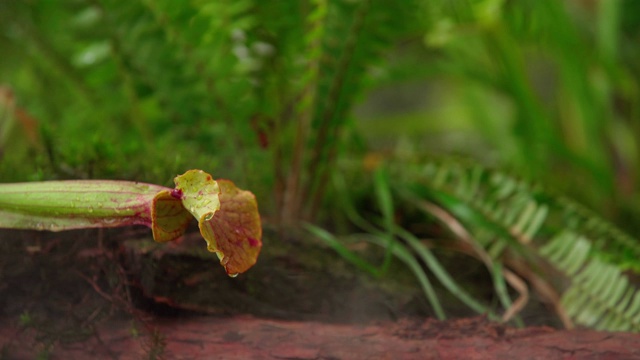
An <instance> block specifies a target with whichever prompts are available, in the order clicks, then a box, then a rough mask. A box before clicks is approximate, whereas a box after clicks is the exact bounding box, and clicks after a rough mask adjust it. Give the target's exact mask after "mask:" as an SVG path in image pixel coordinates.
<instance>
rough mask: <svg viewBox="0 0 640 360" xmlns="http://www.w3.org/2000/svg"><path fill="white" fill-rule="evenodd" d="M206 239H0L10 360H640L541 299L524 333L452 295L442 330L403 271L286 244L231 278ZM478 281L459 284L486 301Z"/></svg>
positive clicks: (628, 338)
mask: <svg viewBox="0 0 640 360" xmlns="http://www.w3.org/2000/svg"><path fill="white" fill-rule="evenodd" d="M198 236H199V235H198V234H197V233H196V234H195V235H193V236H192V235H189V236H187V237H185V240H184V241H182V242H180V243H178V244H166V245H159V244H155V243H153V242H152V241H149V240H148V239H146V237H148V231H147V230H146V229H142V228H131V229H124V230H122V229H116V230H82V231H70V232H63V233H41V232H32V231H6V230H2V231H0V293H2V294H3V295H2V297H0V309H2V312H0V359H35V358H37V359H87V358H91V357H93V358H97V359H103V358H104V359H500V358H506V359H514V358H517V359H634V358H638V359H640V345H639V344H640V334H630V333H608V332H598V331H593V330H586V329H577V330H570V331H568V330H560V329H557V326H558V321H557V320H556V319H555V318H554V316H553V314H550V313H549V312H548V311H547V310H546V308H545V307H544V304H541V303H539V302H536V301H535V299H534V300H533V301H531V304H530V306H528V307H527V308H526V309H525V311H524V312H523V313H522V319H523V320H524V323H525V324H527V327H524V328H516V327H514V326H513V325H512V324H499V323H496V322H491V321H488V320H487V319H486V317H483V316H475V315H473V314H471V313H469V312H468V310H466V309H464V307H462V306H460V305H459V304H456V302H455V299H447V298H446V294H445V293H444V292H443V293H442V296H443V300H444V302H445V303H446V304H447V309H446V310H447V313H448V314H452V316H453V317H454V318H453V319H450V320H443V321H439V320H435V319H434V318H433V314H432V313H431V312H430V309H429V306H428V304H427V303H426V302H425V301H424V300H423V295H422V293H421V292H420V290H419V288H418V287H417V286H416V284H415V280H414V279H413V277H412V275H411V273H409V272H407V271H406V269H403V268H402V266H399V265H397V264H396V265H397V266H396V265H394V266H392V268H391V272H392V274H393V275H390V276H387V277H385V278H384V279H372V278H371V277H369V276H365V275H364V274H361V273H360V272H358V271H357V270H356V269H354V268H353V267H351V266H350V265H348V264H346V263H344V262H343V261H342V259H340V258H338V257H337V256H336V255H335V254H333V253H332V252H331V250H329V249H326V248H324V247H322V246H320V245H319V244H313V243H311V242H309V241H305V242H295V241H290V240H287V241H285V240H282V241H275V240H273V239H274V238H276V236H275V235H274V234H268V235H267V237H266V239H265V247H264V251H263V254H261V257H260V259H259V262H258V264H257V265H256V266H255V267H254V268H253V269H251V270H250V271H249V272H247V273H246V274H242V275H240V276H239V277H237V278H234V279H231V278H228V277H227V276H226V275H225V274H224V271H223V270H222V268H221V267H219V265H217V260H216V258H215V256H214V255H212V254H209V253H207V252H206V251H204V250H203V249H204V245H203V244H204V241H203V240H202V239H199V237H198ZM123 238H124V239H129V240H126V241H123V240H122V239H123ZM441 255H442V256H447V254H441ZM373 257H374V259H372V261H375V260H376V259H375V254H374V255H373ZM479 269H481V265H478V266H477V267H476V266H475V265H473V264H472V265H470V266H469V267H468V268H465V267H461V268H460V269H459V270H460V271H459V274H458V275H459V276H460V280H461V281H465V283H466V282H470V283H475V284H476V285H477V289H475V290H474V291H475V292H476V293H481V292H482V289H483V288H484V287H485V284H484V283H483V280H482V278H483V276H482V273H481V271H480V270H479ZM490 293H491V291H487V295H486V296H487V299H488V301H489V302H491V301H492V300H491V298H490V296H491V295H490ZM449 300H450V301H449Z"/></svg>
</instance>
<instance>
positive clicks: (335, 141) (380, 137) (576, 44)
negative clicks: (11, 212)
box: [0, 0, 640, 329]
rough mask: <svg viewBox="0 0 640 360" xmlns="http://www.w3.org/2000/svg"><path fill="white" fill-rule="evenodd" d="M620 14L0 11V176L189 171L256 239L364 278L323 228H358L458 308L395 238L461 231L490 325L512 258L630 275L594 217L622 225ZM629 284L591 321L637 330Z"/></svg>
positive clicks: (415, 4)
mask: <svg viewBox="0 0 640 360" xmlns="http://www.w3.org/2000/svg"><path fill="white" fill-rule="evenodd" d="M639 4H640V3H638V2H637V1H634V0H564V1H558V0H436V1H429V0H407V1H382V0H309V1H297V0H296V1H294V0H291V1H289V0H287V1H270V2H268V1H255V0H216V1H205V0H192V1H180V2H176V1H170V0H136V1H126V2H123V1H115V0H63V1H53V0H42V1H8V0H5V1H0V52H1V53H2V56H0V83H1V85H2V92H1V93H0V156H1V161H0V179H2V181H3V182H8V181H27V180H46V179H65V178H119V179H135V180H138V181H147V182H157V183H169V182H170V180H171V178H172V177H173V176H174V175H175V174H178V173H182V172H183V171H184V170H186V169H189V168H202V169H205V170H207V171H210V172H212V173H213V174H214V175H215V176H216V177H224V178H230V179H233V180H234V181H236V182H237V183H238V185H239V186H241V187H244V188H248V189H251V190H252V191H254V192H255V193H256V195H257V196H258V199H259V203H260V205H261V211H262V213H263V214H264V217H265V220H266V222H267V224H271V225H278V226H280V227H281V228H282V229H288V228H291V227H296V226H297V225H299V224H300V223H299V221H300V220H305V221H311V222H312V223H315V224H323V225H324V229H322V228H320V227H312V228H311V229H312V230H311V231H313V232H314V233H315V234H316V235H318V236H319V237H321V238H323V239H325V240H326V241H328V242H329V243H330V244H332V246H334V248H335V249H337V250H338V251H341V252H342V254H343V255H344V256H346V257H350V259H352V260H353V261H354V262H356V263H359V264H360V265H361V266H362V267H364V268H367V267H368V266H369V265H367V264H366V263H362V262H359V260H358V259H357V258H356V257H353V256H352V255H353V254H351V253H350V252H349V251H348V250H347V248H345V247H342V246H343V245H341V244H342V242H341V241H339V240H338V239H337V238H335V237H333V235H331V233H329V232H326V230H327V229H328V230H331V231H332V232H339V233H349V232H352V231H354V230H353V229H354V228H355V227H358V228H360V229H363V228H364V230H365V231H366V232H367V233H368V234H370V235H371V234H374V235H375V236H374V238H372V240H371V241H373V242H374V243H379V244H381V245H383V246H384V247H386V248H387V254H395V255H396V256H399V257H400V258H401V259H404V260H403V261H405V262H406V263H407V264H408V266H410V267H412V268H413V269H416V274H420V273H421V272H422V275H417V276H419V277H421V278H422V280H421V281H422V285H423V287H424V289H425V293H426V294H427V295H428V294H429V292H430V290H429V286H430V285H429V283H428V281H427V280H426V277H427V275H428V276H432V275H435V277H436V278H437V279H438V280H439V281H441V282H443V284H449V285H445V287H446V288H447V289H448V290H450V291H452V292H454V293H455V294H458V295H457V296H462V298H464V295H460V291H459V290H460V288H459V287H458V285H457V284H455V283H454V282H448V281H449V280H447V273H446V271H443V272H440V271H439V270H438V269H439V266H440V265H434V264H438V263H437V262H434V261H435V260H433V261H432V259H431V257H430V256H431V255H428V254H427V253H425V252H424V251H426V250H428V248H429V247H430V246H437V245H438V244H437V242H436V244H429V246H426V245H425V244H424V242H420V240H419V239H418V238H417V237H416V236H418V237H426V238H429V237H433V234H432V232H430V230H426V231H423V233H420V231H419V230H416V229H415V228H414V227H412V224H414V222H423V223H424V222H426V223H428V224H435V223H440V224H442V226H444V227H445V228H448V229H449V231H450V232H451V233H452V235H450V236H449V237H453V238H457V239H458V240H460V239H464V237H465V235H464V234H461V233H456V232H455V230H454V228H452V226H453V227H455V224H457V223H460V224H461V225H463V227H464V228H466V230H468V232H469V233H470V234H469V239H470V243H469V244H471V246H472V247H473V248H474V249H475V250H473V251H471V252H473V253H474V254H475V255H474V256H476V257H478V258H480V259H482V261H483V262H484V263H485V264H486V265H487V266H488V268H489V269H490V270H491V272H492V274H493V277H494V278H495V279H496V293H498V294H501V295H500V298H501V304H502V305H501V306H502V307H503V310H505V311H506V312H507V313H508V312H509V310H508V309H513V307H512V305H513V304H512V303H511V299H510V297H511V296H512V294H511V295H510V294H509V291H507V290H506V289H507V285H506V283H505V281H506V282H508V283H509V285H508V286H509V288H510V289H513V288H515V287H517V285H516V284H515V283H514V282H509V281H508V279H509V278H510V275H509V272H508V271H510V270H508V269H509V268H512V269H513V268H515V267H517V265H514V264H519V263H524V264H528V265H527V266H526V268H527V271H528V272H527V271H525V270H522V269H521V270H520V271H519V272H518V271H516V272H518V273H519V274H520V276H521V277H524V278H525V279H526V280H527V282H528V283H529V284H533V283H534V282H535V279H533V278H529V277H527V276H525V275H523V274H525V273H528V274H533V273H536V274H538V275H536V276H538V277H542V278H543V279H544V276H542V275H540V272H538V271H537V270H536V271H534V270H535V269H539V268H540V267H541V265H540V264H538V262H537V261H533V260H531V261H529V260H527V259H526V256H525V255H523V254H527V253H531V252H534V253H536V254H538V255H540V256H541V257H542V258H543V259H545V261H547V262H550V263H554V261H556V263H557V264H556V268H559V269H560V270H566V272H567V274H568V276H569V277H570V278H571V276H573V275H576V274H578V273H582V272H585V271H586V270H588V269H589V266H591V265H587V264H588V263H589V262H588V261H587V259H591V258H592V257H593V259H597V260H593V261H592V262H593V263H596V264H600V262H599V261H602V262H604V263H606V264H608V265H602V266H609V265H611V266H613V267H614V268H615V270H612V271H614V272H615V274H614V273H612V275H611V278H608V280H607V279H604V278H599V279H600V280H601V281H600V282H599V283H598V284H600V285H603V284H606V283H611V279H613V278H615V279H618V278H622V277H623V275H624V274H626V273H624V274H623V272H629V271H634V269H637V268H640V266H638V265H636V264H635V263H634V261H635V260H634V259H637V256H636V255H637V254H638V243H637V241H636V240H635V239H633V238H631V237H629V236H627V235H625V233H624V232H622V231H620V230H618V228H615V227H613V226H611V225H610V223H609V222H605V221H604V220H601V219H600V217H599V216H598V215H596V214H599V215H600V216H602V217H604V218H606V219H608V220H609V221H610V222H612V223H615V224H616V225H617V226H618V227H619V228H621V229H623V230H624V231H626V232H628V233H630V234H632V235H637V234H638V232H639V231H640V228H639V227H638V224H637V222H636V221H635V219H636V218H638V215H640V201H639V200H638V199H639V198H638V184H639V182H640V180H639V178H638V170H639V168H638V165H639V164H640V158H639V157H638V146H639V144H638V140H637V139H638V135H639V134H640V122H638V119H639V116H640V108H639V105H640V102H638V99H639V98H640V89H639V84H638V79H639V77H638V76H639V75H640V74H639V72H640V65H639V64H640V61H639V60H640V48H639V47H637V46H635V44H637V43H638V41H639V40H640V5H639ZM443 157H444V158H445V159H446V160H442V159H443ZM451 157H453V158H451ZM461 158H464V159H466V160H464V161H463V160H456V159H461ZM514 184H515V185H514ZM566 197H570V198H573V199H574V200H575V201H576V202H571V201H568V200H566ZM416 201H417V203H416ZM421 201H422V202H421ZM350 202H353V203H352V204H350ZM578 203H580V204H584V205H585V206H586V207H585V208H583V207H581V206H578V205H577V204H578ZM532 204H533V205H532ZM425 206H426V207H425ZM434 206H435V207H434ZM370 209H374V210H370ZM416 209H417V210H416ZM420 209H421V210H420ZM501 209H502V210H501ZM576 209H578V210H576ZM586 209H591V210H586ZM440 210H442V211H444V213H443V212H440ZM439 214H440V216H439ZM443 214H445V215H451V218H449V217H446V216H445V215H443ZM469 214H472V215H469ZM473 214H475V215H473ZM509 214H512V215H513V216H511V217H510V216H509ZM361 217H362V218H361ZM365 219H366V220H365ZM360 220H364V221H360ZM367 222H369V224H367ZM374 224H375V225H374ZM404 229H407V230H408V231H407V230H404ZM403 231H405V232H403ZM566 234H569V235H566ZM561 235H562V236H565V235H566V236H568V238H570V239H573V240H566V241H565V242H564V244H571V245H566V246H565V248H566V249H569V250H571V249H573V248H574V247H575V246H578V245H577V244H578V243H580V241H582V240H581V239H585V240H584V241H587V242H588V245H584V246H583V249H586V250H585V251H586V252H585V256H584V258H578V259H576V257H575V255H572V254H573V252H572V251H569V250H566V249H565V250H566V251H569V252H568V253H563V252H562V251H560V250H549V249H553V246H556V245H557V244H558V242H556V241H557V239H559V238H560V236H561ZM414 237H416V238H414ZM483 239H484V240H483ZM522 239H533V240H539V243H538V244H537V245H534V246H533V248H532V249H529V248H525V247H526V246H528V245H526V246H525V245H523V244H528V242H526V243H523V241H522ZM563 239H567V238H566V237H565V238H563ZM414 240H415V241H417V243H416V242H415V241H414ZM395 243H398V244H399V247H396V248H395V250H393V244H395ZM534 243H535V241H534ZM412 244H413V245H412ZM495 244H501V245H495ZM580 244H581V243H580ZM496 246H497V247H496ZM459 248H460V246H459ZM398 249H402V250H398ZM492 249H493V250H492ZM504 249H508V250H509V251H514V252H515V253H516V254H520V255H519V256H520V257H518V258H517V259H515V260H513V256H511V255H505V253H504ZM405 250H406V251H405ZM459 250H460V249H459ZM398 251H400V253H398ZM403 251H405V253H402V252H403ZM425 254H427V255H425ZM483 254H484V255H483ZM553 254H556V255H554V256H556V257H553V256H552V255H553ZM559 254H564V255H559ZM523 256H524V258H521V257H523ZM565 256H566V257H565ZM390 257H391V255H389V258H390ZM412 259H420V260H419V261H416V260H412ZM509 259H511V260H513V261H511V260H509ZM566 259H569V260H566ZM510 261H511V262H510ZM585 261H587V262H585ZM604 263H603V264H604ZM496 264H497V265H496ZM570 264H573V265H571V266H570ZM598 266H600V265H598ZM503 267H504V269H507V272H505V271H503V270H502V269H503ZM383 268H384V266H383ZM372 271H373V272H374V273H375V272H376V271H377V270H372ZM514 271H515V270H514ZM596 272H597V271H596ZM438 274H440V275H438ZM514 275H515V274H514ZM576 276H577V275H576ZM585 276H586V275H585ZM625 279H626V278H625ZM620 281H622V280H620ZM624 281H627V280H624ZM573 283H574V284H576V283H577V282H576V281H574V282H573ZM583 285H584V284H583ZM585 286H587V287H588V288H590V289H592V290H594V291H595V292H597V290H598V288H597V287H596V286H595V285H594V284H587V285H585ZM603 286H604V285H603ZM629 286H631V285H629V284H628V283H627V282H625V283H624V284H623V285H620V290H619V293H620V295H619V297H618V298H617V299H618V301H617V302H616V301H612V302H614V304H611V307H613V308H615V307H616V306H618V307H619V308H620V309H619V313H623V314H625V311H628V314H627V316H623V317H624V318H625V319H626V320H629V321H628V322H624V321H623V323H625V324H626V325H624V326H622V325H621V326H620V328H624V329H638V320H633V321H631V320H630V319H632V318H636V315H637V314H638V313H639V312H640V297H639V296H636V292H635V290H634V289H633V288H631V287H629ZM534 287H535V286H534ZM565 288H566V287H565ZM538 290H540V289H538ZM614 290H615V289H608V291H610V292H612V291H614ZM559 291H561V292H563V291H564V290H559ZM576 291H577V290H576ZM576 291H574V295H573V296H575V292H576ZM615 291H618V290H615ZM610 292H606V291H605V293H606V294H610ZM578 293H579V292H578ZM432 295H433V294H432ZM435 298H437V297H436V296H432V297H431V299H432V300H431V301H433V304H434V307H436V308H437V306H438V305H437V300H434V299H435ZM574 300H575V299H574ZM636 300H637V301H636ZM550 301H552V300H550ZM585 301H586V300H585ZM625 301H626V302H625ZM552 302H553V301H552ZM568 302H571V303H580V302H579V301H573V300H572V301H569V300H566V301H565V303H564V304H565V305H564V307H565V308H566V304H567V303H568ZM636 302H637V304H636ZM467 304H468V305H469V306H470V307H471V308H473V309H477V310H478V311H479V312H486V311H489V310H488V309H487V308H486V307H485V306H483V305H477V304H476V303H475V300H473V301H471V302H467ZM634 304H635V305H634ZM556 305H557V306H558V307H559V306H560V305H558V303H557V302H556ZM603 306H604V305H603ZM576 307H577V308H578V310H575V311H574V312H573V313H572V311H573V310H571V308H570V307H569V314H568V315H567V317H571V318H573V319H574V320H576V319H577V320H578V322H581V321H580V320H579V319H578V317H579V316H580V310H581V309H583V308H584V306H579V305H576ZM599 311H600V312H597V314H598V316H596V318H597V319H601V317H602V316H603V315H602V311H605V312H611V311H613V310H611V309H610V308H607V310H602V309H600V310H599ZM614 312H615V311H614ZM441 315H442V316H444V314H441ZM585 316H586V317H588V316H587V315H585ZM626 320H625V321H626ZM607 321H609V320H607ZM581 323H585V324H587V325H593V324H589V323H588V321H582V322H581ZM599 324H600V325H601V326H602V327H607V326H608V325H607V324H608V323H605V321H601V322H600V323H599ZM603 324H604V325H603ZM605 325H607V326H605ZM609 327H611V326H609ZM614 328H615V326H614Z"/></svg>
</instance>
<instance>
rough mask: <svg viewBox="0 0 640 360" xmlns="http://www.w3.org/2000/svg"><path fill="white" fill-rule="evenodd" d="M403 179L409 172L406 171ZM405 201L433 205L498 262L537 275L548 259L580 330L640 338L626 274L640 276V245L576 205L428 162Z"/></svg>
mask: <svg viewBox="0 0 640 360" xmlns="http://www.w3.org/2000/svg"><path fill="white" fill-rule="evenodd" d="M401 171H406V167H405V168H403V170H401ZM414 174H415V177H414V181H417V182H419V183H420V184H421V186H418V187H415V186H414V190H413V192H412V193H411V194H412V195H411V196H413V198H412V197H411V196H409V197H407V196H405V198H407V199H408V200H410V201H415V199H416V198H415V197H416V196H417V197H428V198H430V199H431V200H433V201H436V202H438V203H440V204H441V206H443V207H444V208H445V209H447V210H448V211H450V212H451V213H452V214H453V215H454V216H456V217H457V218H458V219H459V220H460V221H462V222H463V223H464V224H465V225H466V226H468V228H469V230H470V231H471V233H472V234H473V235H474V237H475V240H476V241H477V242H478V244H480V245H481V246H483V247H484V248H485V249H486V250H487V252H488V253H489V254H491V256H492V257H493V258H494V259H496V260H499V259H501V257H502V256H504V254H505V251H506V250H507V249H508V250H510V252H509V253H510V254H517V255H518V256H519V257H520V258H521V260H520V261H525V262H526V263H527V264H528V266H529V267H531V269H536V268H538V267H539V266H540V264H539V263H538V261H537V260H536V258H542V259H545V260H546V261H547V262H548V263H550V264H551V265H552V266H553V267H554V268H555V269H557V270H558V271H560V272H562V273H563V274H565V275H566V276H567V278H568V280H569V282H570V286H569V287H568V288H567V289H566V290H565V292H564V295H563V296H562V305H563V306H564V307H565V308H566V310H567V313H568V314H569V316H570V317H571V318H572V319H573V320H574V321H575V322H576V323H578V324H581V325H585V326H591V327H596V328H600V329H607V330H628V331H639V330H640V328H639V323H638V321H639V319H640V305H636V304H635V302H636V301H640V300H636V299H637V298H638V297H640V295H638V294H639V292H638V290H637V289H636V287H635V286H633V285H631V284H630V283H629V280H628V279H627V277H626V275H625V274H624V273H623V271H625V270H633V271H635V272H636V273H639V272H640V264H638V262H637V259H638V258H640V243H639V242H638V241H637V240H636V239H633V238H632V237H631V236H629V235H627V234H625V233H624V232H623V231H621V230H619V229H618V228H616V227H615V226H613V225H612V224H610V223H609V222H607V221H605V220H603V219H601V218H599V217H598V216H596V215H595V214H594V213H592V212H590V211H588V210H587V209H585V208H584V207H582V206H580V205H578V204H577V203H575V202H573V201H571V200H569V199H566V198H563V197H557V196H554V195H553V194H551V193H549V192H548V191H545V190H544V189H543V188H542V187H541V186H539V185H535V184H530V183H528V182H527V181H524V180H522V179H519V178H517V177H515V176H511V175H508V174H507V173H505V172H502V171H499V170H490V169H487V168H483V167H482V166H480V165H477V164H467V163H464V162H461V161H441V162H436V161H433V162H429V163H428V164H427V165H424V166H420V167H418V168H417V169H416V171H415V172H414Z"/></svg>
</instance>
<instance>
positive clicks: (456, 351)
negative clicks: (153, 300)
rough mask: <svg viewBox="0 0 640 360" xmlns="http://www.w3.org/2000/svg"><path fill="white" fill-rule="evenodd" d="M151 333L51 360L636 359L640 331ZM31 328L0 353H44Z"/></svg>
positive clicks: (420, 328)
mask: <svg viewBox="0 0 640 360" xmlns="http://www.w3.org/2000/svg"><path fill="white" fill-rule="evenodd" d="M149 326H150V328H152V329H154V331H153V332H152V334H153V335H149V334H147V335H144V336H139V337H137V338H136V337H134V336H133V335H132V333H131V323H130V322H127V321H110V322H108V323H107V324H104V325H102V326H100V327H99V328H98V329H96V333H95V335H94V336H92V337H91V338H89V339H87V340H85V341H84V342H82V343H71V344H66V345H65V344H56V345H55V346H54V347H53V348H52V349H51V351H50V352H49V359H69V360H71V359H89V358H97V359H149V358H165V359H238V360H240V359H300V360H302V359H309V360H311V359H334V360H338V359H394V360H400V359H637V358H640V335H637V334H626V333H617V334H612V333H604V332H596V331H591V330H576V331H558V330H553V329H551V328H547V327H531V328H525V329H513V328H507V327H502V326H500V325H496V324H494V323H489V322H487V321H485V320H484V319H483V318H469V319H461V320H451V321H447V322H440V321H434V320H425V321H422V322H419V321H415V320H414V321H408V320H407V321H398V322H393V323H382V324H377V325H368V326H358V325H332V324H324V323H317V322H287V321H278V320H264V319H257V318H252V317H242V316H239V317H231V318H210V317H198V318H191V319H174V320H156V321H153V322H151V323H149ZM35 336H36V334H35V333H34V332H33V331H20V330H18V329H17V328H15V327H7V326H3V327H1V328H0V338H1V339H2V340H0V345H1V346H2V347H3V348H4V355H5V358H9V359H33V358H35V357H36V356H37V355H38V354H39V351H42V348H41V347H39V344H38V342H37V341H36V340H35Z"/></svg>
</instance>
